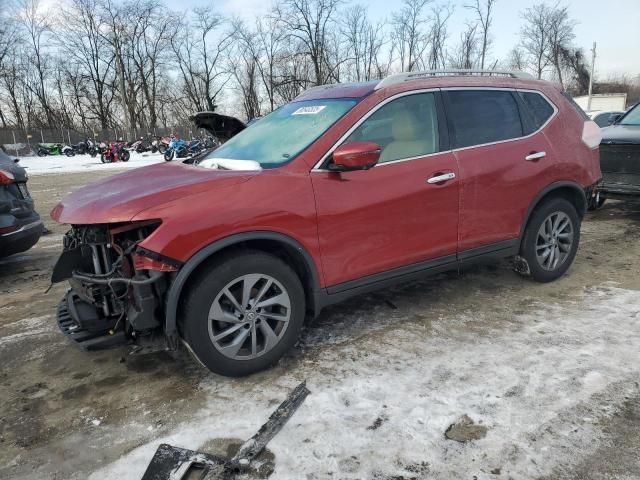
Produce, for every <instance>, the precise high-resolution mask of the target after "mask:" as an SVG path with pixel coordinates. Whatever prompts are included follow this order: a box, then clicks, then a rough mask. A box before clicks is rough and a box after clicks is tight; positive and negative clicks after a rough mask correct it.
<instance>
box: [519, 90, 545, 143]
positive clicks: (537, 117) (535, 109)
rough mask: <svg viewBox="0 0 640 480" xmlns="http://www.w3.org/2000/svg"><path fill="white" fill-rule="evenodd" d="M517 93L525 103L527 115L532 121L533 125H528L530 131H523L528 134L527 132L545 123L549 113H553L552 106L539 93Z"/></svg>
mask: <svg viewBox="0 0 640 480" xmlns="http://www.w3.org/2000/svg"><path fill="white" fill-rule="evenodd" d="M518 95H520V98H521V99H522V101H523V102H524V104H525V105H526V107H527V110H528V112H529V116H530V117H531V120H532V122H533V125H531V126H530V127H529V130H531V131H530V132H525V133H526V134H527V135H528V134H529V133H532V132H535V131H536V130H538V129H539V128H540V127H541V126H542V125H544V124H545V123H546V121H547V120H549V118H550V117H551V115H553V107H552V106H551V105H550V104H549V102H548V101H547V100H545V98H544V97H543V96H542V95H540V94H539V93H533V92H518Z"/></svg>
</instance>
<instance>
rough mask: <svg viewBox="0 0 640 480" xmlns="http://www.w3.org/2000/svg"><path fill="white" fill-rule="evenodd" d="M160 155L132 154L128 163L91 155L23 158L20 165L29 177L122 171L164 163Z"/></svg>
mask: <svg viewBox="0 0 640 480" xmlns="http://www.w3.org/2000/svg"><path fill="white" fill-rule="evenodd" d="M163 162H164V158H163V157H162V154H160V153H136V152H131V159H130V160H129V161H128V162H115V163H102V162H101V161H100V156H99V155H98V156H96V157H95V158H92V157H91V155H75V156H73V157H67V156H66V155H52V156H47V157H21V158H20V165H21V166H23V167H25V168H26V169H27V172H28V173H29V175H45V174H51V173H71V172H86V171H91V170H120V169H125V168H138V167H144V166H146V165H152V164H154V163H163Z"/></svg>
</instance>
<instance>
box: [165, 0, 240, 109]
mask: <svg viewBox="0 0 640 480" xmlns="http://www.w3.org/2000/svg"><path fill="white" fill-rule="evenodd" d="M224 25H225V21H224V19H223V18H222V16H220V15H219V14H218V13H216V12H215V11H213V10H211V9H210V8H197V9H195V10H194V11H193V18H192V20H191V22H190V23H189V24H187V25H181V26H180V27H179V28H178V33H176V34H175V35H174V36H173V37H172V47H173V51H174V53H175V55H176V58H177V63H178V67H179V69H180V73H181V75H182V80H183V82H184V90H185V93H186V94H187V96H188V97H189V99H190V100H191V102H192V104H193V106H194V107H195V109H196V110H209V111H215V110H216V108H217V107H218V106H217V104H216V98H217V96H218V95H219V94H220V91H221V90H222V88H223V87H224V85H225V84H226V82H227V80H228V77H229V72H228V70H226V69H225V60H226V55H227V54H228V52H229V48H230V47H231V44H232V41H233V38H234V34H233V32H229V31H224V30H223V27H224Z"/></svg>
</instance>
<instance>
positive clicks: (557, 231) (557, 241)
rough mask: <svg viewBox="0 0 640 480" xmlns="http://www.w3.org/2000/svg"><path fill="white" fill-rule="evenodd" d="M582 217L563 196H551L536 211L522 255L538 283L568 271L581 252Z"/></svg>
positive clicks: (531, 220)
mask: <svg viewBox="0 0 640 480" xmlns="http://www.w3.org/2000/svg"><path fill="white" fill-rule="evenodd" d="M580 225H581V219H580V217H579V216H578V212H577V211H576V208H575V207H574V206H573V204H572V203H571V202H569V201H568V200H565V199H564V198H552V199H550V200H547V201H545V202H544V203H543V204H541V205H540V206H538V207H537V208H536V210H535V211H534V212H533V215H532V216H531V219H530V221H529V224H528V225H527V228H526V230H525V233H524V238H523V240H522V246H521V248H520V256H521V257H522V258H524V259H525V260H526V261H527V263H528V266H529V274H530V275H531V277H532V278H533V279H534V280H536V281H538V282H543V283H546V282H551V281H553V280H556V279H558V278H560V277H561V276H562V275H564V274H565V273H566V271H567V270H568V269H569V267H570V266H571V264H572V263H573V259H574V258H575V256H576V253H577V251H578V245H579V243H580Z"/></svg>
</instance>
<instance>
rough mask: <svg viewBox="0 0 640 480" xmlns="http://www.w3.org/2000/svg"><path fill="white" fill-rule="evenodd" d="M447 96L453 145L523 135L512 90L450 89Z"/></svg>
mask: <svg viewBox="0 0 640 480" xmlns="http://www.w3.org/2000/svg"><path fill="white" fill-rule="evenodd" d="M446 98H447V117H448V118H449V121H450V124H451V129H452V131H453V137H454V146H455V148H464V147H470V146H473V145H482V144H485V143H493V142H499V141H501V140H510V139H512V138H518V137H522V136H523V128H522V122H521V120H520V112H519V110H518V104H517V102H516V100H515V98H514V96H513V93H512V92H511V91H507V90H451V91H448V92H446Z"/></svg>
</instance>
